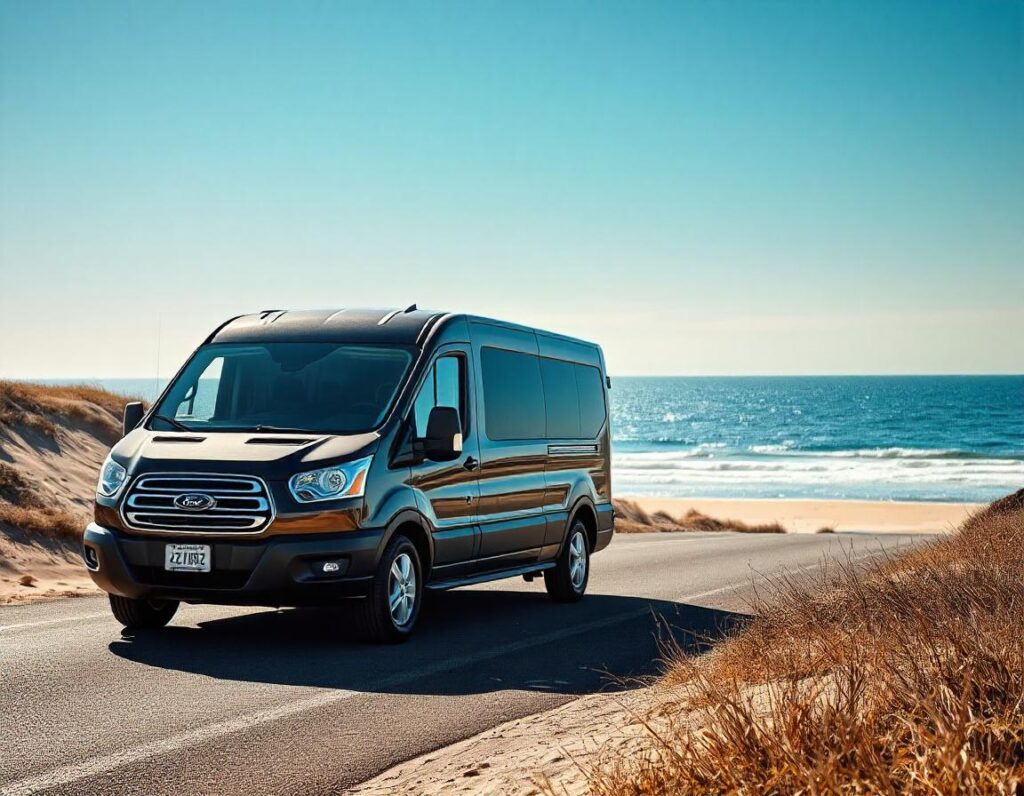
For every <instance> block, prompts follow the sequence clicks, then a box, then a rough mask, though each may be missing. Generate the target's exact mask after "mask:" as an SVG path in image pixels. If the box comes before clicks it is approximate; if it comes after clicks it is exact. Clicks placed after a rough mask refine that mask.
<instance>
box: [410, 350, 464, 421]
mask: <svg viewBox="0 0 1024 796" xmlns="http://www.w3.org/2000/svg"><path fill="white" fill-rule="evenodd" d="M465 386H466V361H465V359H464V358H463V357H461V356H459V355H456V354H448V355H445V356H442V357H438V358H437V359H436V360H434V364H433V366H432V367H431V368H430V372H429V373H427V377H426V379H424V381H423V386H422V387H420V394H419V395H418V396H416V403H415V404H414V408H413V416H414V420H415V423H416V436H417V437H422V436H424V435H425V434H426V433H427V419H428V418H429V417H430V410H431V409H433V408H434V407H435V406H450V407H453V408H454V409H458V410H459V417H460V418H461V419H462V429H463V433H465V432H466V430H467V427H466V426H467V424H466V420H467V417H466V389H465Z"/></svg>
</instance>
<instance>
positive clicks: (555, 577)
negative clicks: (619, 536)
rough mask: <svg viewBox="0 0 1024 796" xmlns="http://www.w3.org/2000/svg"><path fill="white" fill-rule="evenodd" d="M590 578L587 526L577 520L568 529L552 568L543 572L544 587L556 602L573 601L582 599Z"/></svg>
mask: <svg viewBox="0 0 1024 796" xmlns="http://www.w3.org/2000/svg"><path fill="white" fill-rule="evenodd" d="M589 580H590V544H589V542H588V541H587V527H586V526H585V525H584V524H583V523H582V522H581V521H580V520H577V521H576V522H574V523H573V525H572V528H570V529H569V539H568V540H567V541H566V543H565V547H564V548H563V550H562V552H561V554H560V555H559V556H558V562H557V563H556V565H555V568H554V569H549V570H547V571H546V572H545V573H544V588H546V589H547V590H548V595H549V596H550V597H551V599H552V600H554V601H555V602H556V603H574V602H578V601H579V600H581V599H583V595H584V593H585V592H586V591H587V582H588V581H589Z"/></svg>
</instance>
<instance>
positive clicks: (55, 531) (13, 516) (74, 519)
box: [0, 500, 88, 545]
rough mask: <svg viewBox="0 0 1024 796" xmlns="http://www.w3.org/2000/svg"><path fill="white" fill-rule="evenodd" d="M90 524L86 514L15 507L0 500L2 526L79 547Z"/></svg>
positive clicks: (36, 507)
mask: <svg viewBox="0 0 1024 796" xmlns="http://www.w3.org/2000/svg"><path fill="white" fill-rule="evenodd" d="M87 522H88V517H87V516H86V515H85V513H84V512H83V513H75V512H73V511H66V510H64V509H56V508H49V507H39V506H15V505H13V504H11V503H7V502H6V501H2V500H0V525H9V526H12V527H14V528H17V529H18V530H20V531H26V532H29V533H33V534H37V535H39V536H43V537H47V538H49V539H53V540H54V541H56V542H60V543H61V544H71V545H77V544H78V543H79V542H81V541H82V532H83V529H84V528H85V526H86V523H87Z"/></svg>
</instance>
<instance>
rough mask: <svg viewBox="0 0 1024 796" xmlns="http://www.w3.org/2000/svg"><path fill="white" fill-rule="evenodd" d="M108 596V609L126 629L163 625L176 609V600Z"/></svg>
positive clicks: (145, 628) (146, 628)
mask: <svg viewBox="0 0 1024 796" xmlns="http://www.w3.org/2000/svg"><path fill="white" fill-rule="evenodd" d="M107 596H108V597H110V611H111V613H113V614H114V618H115V619H116V620H117V621H118V622H120V623H121V624H122V625H124V626H125V628H126V629H128V630H151V629H153V628H157V627H163V626H164V625H166V624H167V623H168V622H170V621H171V617H172V616H174V613H175V611H177V610H178V601H177V600H134V599H132V598H131V597H121V596H120V595H118V594H110V595H107Z"/></svg>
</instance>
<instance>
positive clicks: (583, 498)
mask: <svg viewBox="0 0 1024 796" xmlns="http://www.w3.org/2000/svg"><path fill="white" fill-rule="evenodd" d="M583 507H587V508H589V509H590V511H591V513H592V514H593V515H594V518H595V520H596V519H597V508H596V507H595V505H594V501H593V499H592V498H591V497H590V495H580V496H579V497H577V498H576V499H575V500H574V501H573V503H572V505H571V506H570V507H569V521H568V522H566V523H565V532H564V533H563V535H562V542H561V544H560V545H559V547H558V551H559V553H561V552H562V549H563V548H564V547H565V543H566V541H567V540H568V538H569V529H570V528H571V527H572V525H573V523H574V522H575V521H576V515H577V513H579V510H580V509H581V508H583ZM594 530H595V532H596V530H597V529H596V528H595V529H594Z"/></svg>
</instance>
